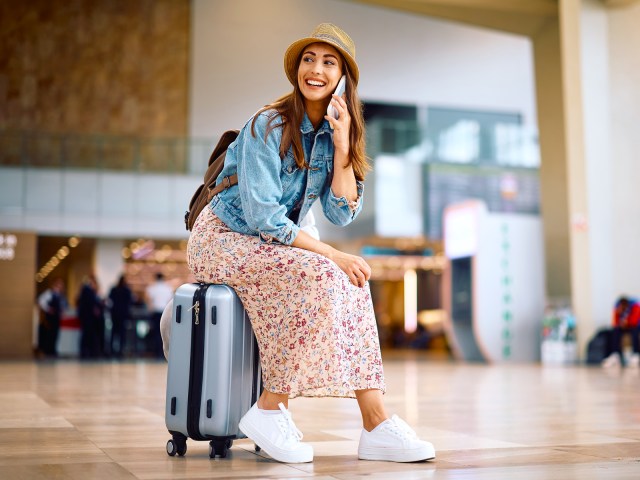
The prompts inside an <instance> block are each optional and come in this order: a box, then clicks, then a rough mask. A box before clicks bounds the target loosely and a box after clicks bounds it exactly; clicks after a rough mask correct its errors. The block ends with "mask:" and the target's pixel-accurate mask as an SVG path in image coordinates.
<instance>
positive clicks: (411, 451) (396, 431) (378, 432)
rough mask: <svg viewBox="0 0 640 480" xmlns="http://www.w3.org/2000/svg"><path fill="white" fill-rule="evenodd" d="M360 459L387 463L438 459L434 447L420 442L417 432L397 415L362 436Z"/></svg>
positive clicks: (359, 447)
mask: <svg viewBox="0 0 640 480" xmlns="http://www.w3.org/2000/svg"><path fill="white" fill-rule="evenodd" d="M358 458H359V459H361V460H382V461H387V462H420V461H422V460H432V459H434V458H436V451H435V449H434V448H433V445H432V444H431V443H429V442H425V441H424V440H420V439H419V438H418V436H417V435H416V432H414V431H413V429H412V428H411V427H410V426H409V425H407V424H406V422H405V421H404V420H402V419H401V418H400V417H398V416H397V415H394V416H393V417H391V418H390V419H388V420H385V421H384V422H382V423H381V424H380V425H378V426H377V427H376V428H374V429H373V430H371V431H370V432H367V431H366V430H365V429H364V428H363V429H362V433H361V434H360V445H359V446H358Z"/></svg>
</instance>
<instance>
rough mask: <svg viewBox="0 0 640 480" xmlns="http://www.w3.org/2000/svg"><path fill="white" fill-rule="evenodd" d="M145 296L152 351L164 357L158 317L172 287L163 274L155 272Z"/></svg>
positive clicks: (169, 296)
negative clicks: (154, 279) (153, 279)
mask: <svg viewBox="0 0 640 480" xmlns="http://www.w3.org/2000/svg"><path fill="white" fill-rule="evenodd" d="M145 296H146V298H145V300H146V303H147V308H148V310H149V322H150V325H149V327H150V329H149V335H150V338H151V348H152V352H153V355H154V356H155V357H157V358H164V351H163V349H162V335H161V333H160V319H161V318H162V312H163V311H164V308H165V307H166V306H167V304H168V303H169V302H170V301H171V300H172V299H173V288H172V287H171V285H169V284H168V283H167V282H166V281H165V279H164V275H163V274H162V273H160V272H158V273H156V281H155V282H154V283H152V284H151V285H149V286H148V287H147V288H146V290H145Z"/></svg>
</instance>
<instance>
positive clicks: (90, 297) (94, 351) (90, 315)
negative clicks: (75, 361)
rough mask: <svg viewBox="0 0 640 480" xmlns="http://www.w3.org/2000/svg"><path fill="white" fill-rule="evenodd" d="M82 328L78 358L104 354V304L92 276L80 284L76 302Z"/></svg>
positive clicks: (96, 356) (95, 356)
mask: <svg viewBox="0 0 640 480" xmlns="http://www.w3.org/2000/svg"><path fill="white" fill-rule="evenodd" d="M76 304H77V308H78V319H79V320H80V325H81V328H82V333H81V336H80V358H83V359H88V358H98V357H101V356H102V355H103V352H104V302H103V301H102V298H100V295H99V294H98V282H97V281H96V278H95V277H94V276H93V275H89V276H87V277H86V278H85V279H84V281H83V282H82V286H81V287H80V292H79V294H78V298H77V301H76Z"/></svg>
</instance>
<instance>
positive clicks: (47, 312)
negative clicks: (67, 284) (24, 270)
mask: <svg viewBox="0 0 640 480" xmlns="http://www.w3.org/2000/svg"><path fill="white" fill-rule="evenodd" d="M38 306H39V307H40V310H41V311H42V312H43V318H42V320H41V321H40V324H39V325H38V351H37V353H38V355H45V356H49V357H57V356H58V349H57V345H58V335H59V333H60V320H61V319H62V314H63V313H64V311H65V309H66V308H67V299H66V298H65V295H64V281H63V280H62V279H61V278H55V279H54V280H53V281H52V282H51V285H50V286H49V288H47V289H46V290H45V291H44V292H42V293H41V294H40V296H39V297H38Z"/></svg>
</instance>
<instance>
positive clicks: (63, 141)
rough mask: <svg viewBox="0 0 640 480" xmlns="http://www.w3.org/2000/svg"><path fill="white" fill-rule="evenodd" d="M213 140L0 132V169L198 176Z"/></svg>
mask: <svg viewBox="0 0 640 480" xmlns="http://www.w3.org/2000/svg"><path fill="white" fill-rule="evenodd" d="M216 140H217V139H203V138H175V137H171V138H143V137H131V136H117V135H79V134H55V133H34V132H6V131H5V132H0V165H2V166H23V167H47V168H71V169H82V170H109V171H129V172H150V173H180V174H187V175H191V174H202V173H203V172H204V171H205V170H206V167H207V162H208V160H209V155H210V154H211V151H212V150H213V147H214V145H215V141H216Z"/></svg>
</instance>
